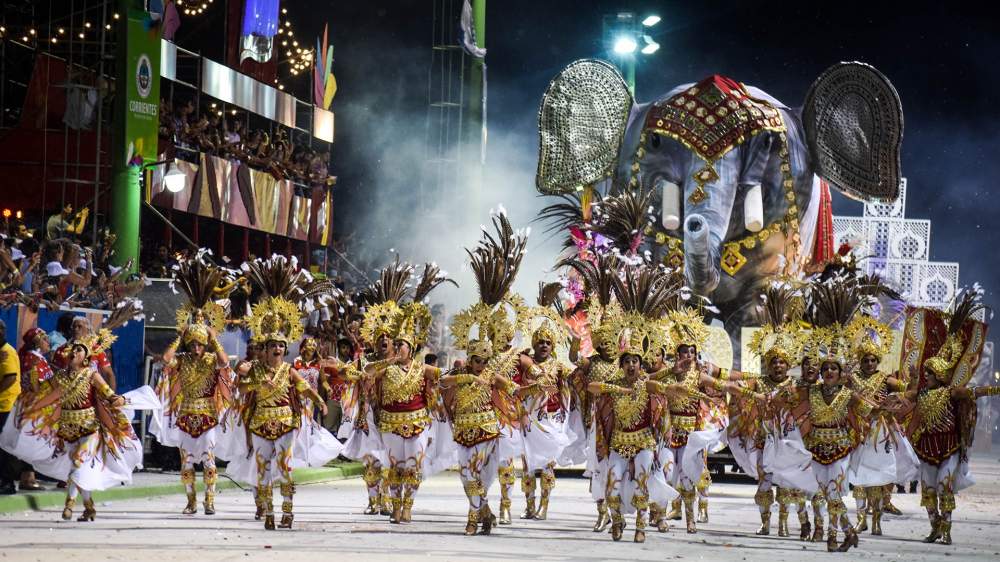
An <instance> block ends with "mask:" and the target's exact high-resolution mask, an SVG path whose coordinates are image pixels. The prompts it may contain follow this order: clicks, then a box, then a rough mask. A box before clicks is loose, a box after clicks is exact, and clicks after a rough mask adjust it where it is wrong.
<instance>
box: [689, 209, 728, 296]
mask: <svg viewBox="0 0 1000 562" xmlns="http://www.w3.org/2000/svg"><path fill="white" fill-rule="evenodd" d="M710 230H711V229H710V228H709V226H708V221H707V220H705V217H703V216H701V215H697V214H696V215H689V216H688V217H687V220H685V221H684V271H685V273H686V276H687V280H688V283H689V284H690V286H691V290H692V291H694V292H695V293H697V294H699V295H708V294H709V293H711V292H712V291H714V290H715V287H716V286H718V284H719V275H720V273H719V251H718V248H717V247H716V245H714V244H713V243H712V236H711V232H710Z"/></svg>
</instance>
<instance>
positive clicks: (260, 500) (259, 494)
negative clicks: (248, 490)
mask: <svg viewBox="0 0 1000 562" xmlns="http://www.w3.org/2000/svg"><path fill="white" fill-rule="evenodd" d="M253 503H254V505H255V506H256V507H257V512H256V513H255V514H254V516H253V518H254V520H255V521H260V520H261V519H262V518H263V517H264V492H263V491H262V489H261V487H260V486H256V487H255V488H254V494H253Z"/></svg>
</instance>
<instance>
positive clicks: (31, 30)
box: [0, 13, 121, 49]
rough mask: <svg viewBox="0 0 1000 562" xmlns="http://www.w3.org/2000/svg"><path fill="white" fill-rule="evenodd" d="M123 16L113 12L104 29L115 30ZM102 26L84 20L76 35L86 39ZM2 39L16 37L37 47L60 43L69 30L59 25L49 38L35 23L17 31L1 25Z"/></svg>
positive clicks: (28, 44)
mask: <svg viewBox="0 0 1000 562" xmlns="http://www.w3.org/2000/svg"><path fill="white" fill-rule="evenodd" d="M119 18H121V16H120V15H118V14H117V13H114V14H111V19H110V20H109V21H107V22H105V24H104V29H105V30H106V31H110V32H112V33H113V32H114V31H115V26H114V25H113V21H114V20H118V19H119ZM99 29H100V28H99V27H98V26H97V25H95V24H94V23H92V22H90V21H87V20H84V22H83V25H82V26H81V27H79V28H78V29H77V30H76V36H77V38H78V39H86V38H87V34H88V33H90V32H92V31H98V30H99ZM0 39H4V40H6V39H14V40H20V43H21V44H23V45H24V46H26V47H29V48H33V49H37V48H39V47H40V46H41V45H43V44H46V43H49V44H52V45H58V44H59V43H60V42H63V41H66V40H67V39H69V32H68V31H67V29H66V26H57V27H55V28H53V29H52V32H51V35H50V36H49V37H47V38H44V37H42V36H41V33H40V32H39V30H37V29H36V28H35V26H34V25H31V24H28V25H26V26H25V27H24V28H22V29H21V30H20V32H17V31H15V30H14V28H13V27H11V28H8V27H7V26H2V25H0Z"/></svg>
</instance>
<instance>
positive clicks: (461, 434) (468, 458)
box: [441, 339, 518, 535]
mask: <svg viewBox="0 0 1000 562" xmlns="http://www.w3.org/2000/svg"><path fill="white" fill-rule="evenodd" d="M465 347H466V354H467V357H468V359H467V362H466V364H465V365H463V367H462V372H459V373H456V374H449V375H445V376H443V377H441V390H442V395H443V398H444V402H445V407H446V409H447V411H448V414H449V418H450V420H451V424H452V435H453V439H454V440H455V443H457V444H458V446H459V448H458V464H459V473H458V475H459V477H460V478H461V480H462V488H463V489H464V490H465V495H466V497H467V498H468V499H469V514H468V518H467V520H466V524H465V534H466V535H474V534H476V531H477V530H478V529H479V528H480V527H481V528H482V534H484V535H489V534H490V532H491V531H492V530H493V527H494V526H496V525H497V518H496V515H494V514H493V511H492V510H491V509H490V506H489V497H488V495H489V489H490V486H492V485H493V481H494V480H496V476H497V464H498V462H499V459H498V440H499V437H500V427H501V425H505V424H506V425H510V424H514V423H517V413H516V410H517V406H516V404H515V402H514V401H515V397H514V395H513V394H512V393H513V392H514V391H515V390H516V389H517V385H516V384H514V382H513V381H512V380H511V377H510V375H509V374H508V373H510V372H511V371H512V370H513V369H514V368H515V366H516V365H517V360H518V357H517V354H515V353H512V352H510V351H505V352H501V354H500V355H499V356H495V355H494V351H493V347H494V346H493V344H492V343H490V342H489V341H488V340H486V339H479V340H473V341H470V342H469V343H468V344H467V345H466V346H465Z"/></svg>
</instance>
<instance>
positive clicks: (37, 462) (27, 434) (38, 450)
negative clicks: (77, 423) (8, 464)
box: [0, 386, 159, 491]
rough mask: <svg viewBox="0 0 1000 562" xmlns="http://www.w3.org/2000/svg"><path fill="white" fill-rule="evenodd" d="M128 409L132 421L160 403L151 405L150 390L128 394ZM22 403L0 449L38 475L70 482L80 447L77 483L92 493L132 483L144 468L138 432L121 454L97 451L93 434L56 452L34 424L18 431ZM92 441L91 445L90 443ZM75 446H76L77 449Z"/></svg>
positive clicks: (1, 439)
mask: <svg viewBox="0 0 1000 562" xmlns="http://www.w3.org/2000/svg"><path fill="white" fill-rule="evenodd" d="M122 396H123V397H124V398H125V406H124V407H123V408H122V413H123V414H124V415H125V416H126V418H128V419H131V418H132V417H133V415H134V413H135V410H137V409H148V408H149V407H150V406H152V405H153V404H154V402H155V404H159V402H158V401H155V400H154V402H151V401H150V397H151V396H153V395H152V389H151V388H150V387H148V386H144V387H141V388H139V389H136V390H133V391H131V392H127V393H125V394H124V395H122ZM21 407H22V405H21V402H20V400H18V401H17V402H16V403H15V407H14V409H13V410H12V411H11V415H9V416H7V422H6V423H5V424H4V427H3V432H2V434H0V447H2V448H3V449H4V450H5V451H7V452H8V453H10V454H11V455H14V456H15V457H17V458H19V459H21V460H22V461H24V462H26V463H28V464H30V465H31V466H32V467H33V468H34V470H35V471H36V472H39V473H41V474H44V475H46V476H48V477H49V478H55V479H57V480H66V479H67V478H68V477H69V475H70V472H72V471H74V467H73V460H72V454H73V453H74V452H75V451H76V450H77V447H80V446H85V447H86V451H85V452H84V453H83V462H82V463H81V465H80V467H79V468H76V469H75V478H74V482H76V484H77V485H78V486H79V487H80V488H82V489H84V490H88V491H94V490H107V489H108V488H112V487H116V486H120V485H123V484H124V485H127V484H131V483H132V472H133V471H134V470H135V469H136V468H140V467H141V466H142V442H141V441H140V440H139V438H138V437H137V436H136V435H135V433H134V432H132V431H129V436H128V437H127V438H126V439H125V440H124V441H123V442H122V443H120V444H119V449H118V451H117V452H116V453H117V454H111V453H110V452H107V453H102V452H100V451H99V450H98V448H97V447H96V441H97V436H96V435H94V434H91V435H89V436H85V437H81V438H80V439H79V440H77V441H76V442H74V443H64V444H63V450H62V451H59V452H57V451H56V443H55V442H54V441H50V440H48V439H46V438H44V437H42V436H41V435H39V434H38V430H40V429H41V428H39V427H38V426H36V425H35V424H34V423H33V422H28V423H25V424H24V425H23V426H21V428H20V430H18V428H17V426H16V424H15V420H17V419H19V418H20V417H21V412H20V410H21ZM88 440H90V441H91V442H90V443H88ZM74 445H75V446H74Z"/></svg>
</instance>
